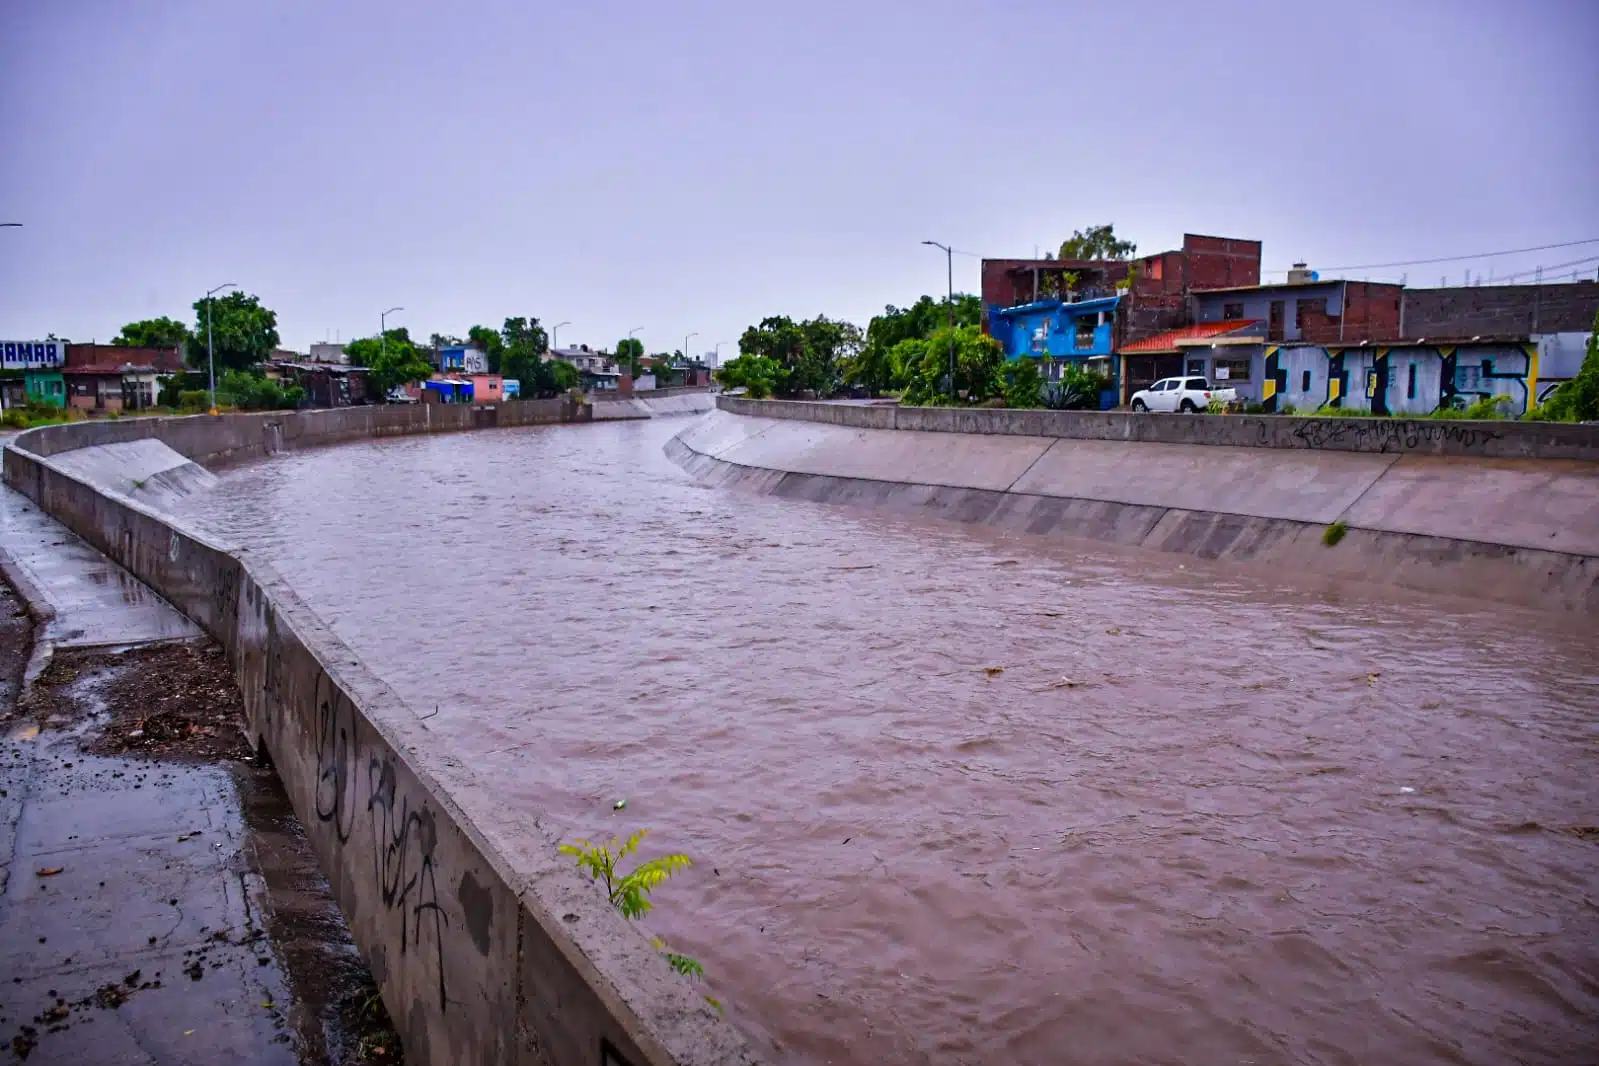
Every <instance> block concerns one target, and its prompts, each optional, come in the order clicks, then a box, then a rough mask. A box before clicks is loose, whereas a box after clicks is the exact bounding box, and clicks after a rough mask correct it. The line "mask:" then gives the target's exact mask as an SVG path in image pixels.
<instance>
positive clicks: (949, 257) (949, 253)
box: [922, 241, 955, 407]
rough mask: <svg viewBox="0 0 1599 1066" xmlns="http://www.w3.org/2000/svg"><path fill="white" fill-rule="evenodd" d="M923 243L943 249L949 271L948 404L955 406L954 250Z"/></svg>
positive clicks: (929, 242) (945, 263)
mask: <svg viewBox="0 0 1599 1066" xmlns="http://www.w3.org/2000/svg"><path fill="white" fill-rule="evenodd" d="M922 243H923V244H926V245H931V246H932V247H934V248H942V249H944V265H945V267H946V268H947V269H948V271H949V404H950V406H951V407H953V406H955V252H954V250H953V249H951V248H950V246H949V245H947V244H939V243H938V242H937V241H923V242H922Z"/></svg>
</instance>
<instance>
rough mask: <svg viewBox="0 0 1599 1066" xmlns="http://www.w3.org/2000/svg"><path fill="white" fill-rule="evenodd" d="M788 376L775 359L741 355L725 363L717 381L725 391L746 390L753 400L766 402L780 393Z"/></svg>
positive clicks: (717, 373)
mask: <svg viewBox="0 0 1599 1066" xmlns="http://www.w3.org/2000/svg"><path fill="white" fill-rule="evenodd" d="M786 374H787V371H785V370H784V369H783V366H782V364H780V363H779V362H778V361H777V360H775V359H769V358H767V357H766V356H764V355H741V356H738V357H737V358H736V359H729V360H728V361H727V362H725V363H723V364H722V365H721V367H719V368H718V369H717V371H716V380H717V381H718V382H720V383H721V385H722V388H724V389H746V390H748V392H749V395H750V397H751V398H752V399H756V400H764V399H766V398H767V397H768V396H770V395H772V394H773V393H774V392H776V391H778V388H779V386H780V385H781V383H782V381H783V378H784V376H785V375H786Z"/></svg>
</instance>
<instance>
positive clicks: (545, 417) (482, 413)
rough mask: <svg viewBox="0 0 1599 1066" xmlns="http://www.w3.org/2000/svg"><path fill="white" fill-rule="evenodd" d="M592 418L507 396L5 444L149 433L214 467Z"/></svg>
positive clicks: (65, 433)
mask: <svg viewBox="0 0 1599 1066" xmlns="http://www.w3.org/2000/svg"><path fill="white" fill-rule="evenodd" d="M591 417H592V411H591V409H590V407H589V405H588V404H580V403H573V402H572V401H571V400H569V399H567V398H565V397H555V398H553V399H547V400H512V401H510V402H507V403H502V404H499V405H497V406H494V407H472V406H469V405H467V404H433V403H419V404H387V405H383V406H373V407H338V408H333V409H330V410H318V411H259V412H254V413H250V414H228V415H187V416H183V417H176V418H114V419H113V418H107V419H96V420H94V421H89V422H67V423H64V424H62V425H58V426H44V427H41V428H39V429H30V430H28V431H27V432H25V433H22V434H19V435H18V436H17V438H16V439H15V440H14V441H13V442H12V445H13V447H17V448H21V449H23V450H24V451H27V452H31V453H32V454H34V455H37V456H42V457H45V458H49V457H50V456H52V455H57V454H59V453H61V452H68V451H74V450H76V449H79V448H88V447H92V446H95V445H104V444H123V443H126V442H129V441H137V440H145V439H150V438H154V439H156V440H159V441H162V442H163V443H165V444H166V445H167V446H168V447H169V448H171V449H172V450H173V451H175V452H177V453H178V454H179V455H181V456H183V457H184V458H185V459H190V460H192V461H194V462H196V463H199V464H201V465H202V466H212V467H214V466H218V465H221V464H224V463H229V462H236V461H240V460H246V459H258V458H260V457H262V456H265V455H273V454H276V453H278V452H282V451H293V450H294V449H296V448H311V447H322V446H325V445H329V444H339V443H341V442H343V441H350V440H367V439H370V438H372V437H392V436H409V435H412V434H416V433H457V432H462V431H464V430H469V429H493V428H495V427H497V426H504V427H511V426H533V425H550V424H555V423H560V422H586V421H588V420H589V419H590V418H591Z"/></svg>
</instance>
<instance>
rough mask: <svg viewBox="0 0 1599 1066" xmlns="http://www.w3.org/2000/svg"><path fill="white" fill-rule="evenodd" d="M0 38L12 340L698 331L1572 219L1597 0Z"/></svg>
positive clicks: (1327, 260)
mask: <svg viewBox="0 0 1599 1066" xmlns="http://www.w3.org/2000/svg"><path fill="white" fill-rule="evenodd" d="M0 42H3V43H4V47H3V49H0V54H3V57H4V58H3V60H0V145H3V146H4V149H5V151H6V153H7V156H8V160H7V165H6V166H4V167H0V221H20V222H23V223H24V224H25V227H24V228H23V229H0V337H5V338H15V339H28V338H34V337H43V336H44V335H45V334H46V333H48V332H51V331H53V332H55V333H57V334H58V335H62V336H69V337H71V338H72V339H74V340H88V339H91V338H99V339H101V340H106V339H108V338H110V337H111V336H112V335H113V334H115V332H116V331H117V329H118V328H119V327H120V326H121V324H122V323H123V322H125V321H128V320H130V319H134V318H143V317H149V316H153V315H160V314H171V315H174V316H178V317H182V318H184V319H188V318H190V317H191V315H190V312H189V305H190V304H191V303H192V302H193V301H194V300H195V299H196V298H197V297H198V296H199V295H200V294H201V293H202V292H203V291H204V290H205V289H206V288H208V287H210V286H212V285H216V284H218V283H221V282H225V281H236V282H239V283H240V284H241V285H242V286H243V287H244V288H245V289H246V290H247V291H250V292H254V293H257V294H259V295H260V296H261V298H262V299H263V300H264V301H265V302H266V303H267V305H268V306H270V307H272V308H274V309H276V311H277V312H278V316H279V329H280V332H281V333H282V336H283V341H284V343H285V344H286V345H288V346H290V347H295V348H300V349H302V350H303V349H304V347H305V346H306V345H308V344H310V343H311V342H312V341H318V340H322V339H324V337H333V336H335V335H337V336H339V337H342V338H343V339H346V340H347V339H349V338H350V337H352V336H358V335H366V334H371V333H374V332H375V331H376V329H377V325H378V313H379V312H380V311H382V310H383V309H385V308H387V307H390V306H393V305H395V304H400V305H403V306H404V307H405V308H406V311H405V312H404V313H402V314H400V315H397V316H395V317H394V319H393V320H391V321H393V322H395V323H397V324H403V325H406V326H409V327H410V328H411V331H412V333H413V335H421V336H426V335H427V334H428V333H430V332H433V331H441V332H448V333H458V334H464V333H465V331H466V329H467V327H469V326H471V325H472V324H473V323H475V322H483V323H490V324H494V325H496V326H497V325H498V324H499V322H500V321H501V319H503V318H504V317H505V316H507V315H519V314H532V315H537V316H539V317H540V318H541V319H543V321H544V322H545V323H546V324H553V323H555V322H559V321H561V320H563V319H569V320H571V322H572V325H570V326H567V327H566V328H564V329H563V330H562V331H561V339H562V342H563V343H566V342H572V343H577V342H587V343H589V344H592V345H603V346H607V347H609V346H610V345H612V344H613V343H614V342H615V341H616V339H617V338H618V337H620V336H623V335H625V334H626V332H627V331H628V330H629V329H630V328H632V327H634V326H642V327H643V329H642V331H641V332H640V336H641V337H642V338H643V339H644V340H645V343H646V345H647V346H648V347H649V349H650V350H652V351H654V350H658V349H673V348H677V347H680V346H681V345H682V343H683V336H684V334H685V333H688V332H691V331H697V332H698V334H699V336H698V337H697V338H695V340H694V341H693V342H692V344H691V348H692V349H693V350H695V351H699V350H704V349H708V348H710V346H711V345H712V344H714V343H715V342H716V341H723V340H725V341H729V342H732V343H730V345H729V346H727V347H724V348H723V350H722V354H723V357H724V358H725V357H727V355H728V354H729V352H731V351H732V350H733V349H734V346H735V345H736V342H737V339H738V336H739V334H740V332H742V330H743V329H744V327H745V326H747V325H749V324H750V323H752V322H755V321H757V320H759V319H760V318H761V317H763V316H765V315H770V314H789V315H793V316H795V317H801V316H809V315H814V314H817V313H826V314H828V315H830V316H835V317H837V316H842V317H847V318H850V319H853V320H855V321H857V322H860V323H861V324H863V325H864V324H865V321H866V320H867V318H868V317H870V315H872V314H873V313H875V312H877V311H879V310H880V309H881V308H882V306H883V304H885V303H890V302H892V303H900V304H903V303H907V302H910V301H912V300H914V299H915V298H916V296H917V295H918V294H920V293H923V292H941V291H942V290H943V287H944V262H943V258H942V255H941V254H940V253H937V252H935V251H934V250H932V249H929V248H924V247H921V246H920V245H919V244H918V242H919V241H921V240H922V239H923V238H935V239H939V240H944V241H948V242H951V243H953V244H954V245H955V246H956V247H957V248H960V249H964V250H966V251H968V252H971V253H976V254H978V255H992V256H1030V255H1032V254H1033V253H1034V250H1035V247H1037V248H1039V249H1048V248H1052V247H1054V246H1055V245H1057V244H1058V243H1059V241H1060V240H1061V238H1062V237H1064V236H1066V235H1067V234H1068V233H1069V232H1070V231H1071V230H1072V229H1074V228H1077V227H1080V226H1086V225H1088V224H1091V223H1097V222H1103V221H1113V222H1115V223H1116V226H1117V229H1118V232H1121V233H1123V234H1124V235H1125V236H1128V237H1131V238H1133V239H1135V240H1136V241H1137V242H1138V245H1139V248H1140V250H1142V251H1157V250H1160V249H1162V248H1166V247H1174V246H1176V245H1177V244H1178V242H1180V241H1181V237H1182V234H1183V232H1184V231H1185V230H1189V231H1194V232H1200V233H1213V234H1226V235H1235V236H1242V237H1254V238H1259V239H1262V240H1264V241H1265V258H1266V263H1265V265H1266V267H1267V268H1268V269H1271V268H1286V267H1287V266H1288V265H1289V264H1290V262H1292V261H1293V260H1294V259H1296V258H1301V257H1303V258H1307V259H1309V261H1310V262H1311V264H1312V265H1313V266H1315V265H1322V266H1336V265H1342V264H1365V263H1378V262H1385V261H1389V260H1400V259H1417V258H1429V257H1432V256H1442V255H1454V254H1461V253H1466V252H1475V251H1489V250H1497V249H1503V248H1516V247H1521V246H1526V245H1541V244H1548V243H1554V242H1559V241H1571V240H1580V239H1586V238H1599V60H1596V59H1595V46H1596V45H1599V2H1595V0H1532V2H1526V3H1518V4H1510V3H1505V2H1503V0H1387V2H1367V0H1349V2H1338V3H1332V2H1329V3H1324V4H1315V5H1312V4H1300V3H1293V2H1277V3H1225V2H1222V3H1204V4H1199V3H1192V2H1186V0H1183V2H1173V3H1165V2H1160V3H1141V4H1124V3H1102V2H1094V3H1089V4H1081V5H1075V4H1067V3H1064V2H1059V0H1057V2H1054V3H1048V2H1022V0H1018V2H1012V3H1002V2H992V3H953V2H940V0H918V2H909V0H907V2H895V3H889V2H875V0H853V2H839V0H811V2H808V3H804V4H782V5H779V4H764V3H750V2H749V0H742V2H715V3H694V4H670V3H636V2H612V3H606V2H595V0H590V2H587V3H551V2H514V0H504V2H494V0H489V2H484V0H460V2H457V3H454V4H449V5H445V4H422V3H413V2H408V0H390V2H382V3H380V2H377V0H351V2H347V3H340V2H336V0H334V2H328V0H273V2H271V3H242V2H231V0H206V2H204V3H198V2H190V0H166V2H159V3H158V2H149V3H128V2H127V0H6V2H3V3H0ZM1584 257H1599V244H1590V245H1586V246H1584V247H1580V248H1574V249H1564V250H1554V251H1550V252H1544V253H1539V254H1537V255H1530V256H1522V257H1519V258H1518V257H1507V258H1504V259H1499V260H1492V261H1489V260H1481V261H1478V262H1466V263H1449V264H1442V265H1437V266H1425V267H1415V268H1410V269H1409V275H1410V281H1411V283H1412V284H1429V285H1434V284H1437V283H1438V280H1439V278H1440V277H1442V276H1444V275H1446V274H1447V275H1449V276H1450V278H1451V281H1453V282H1457V283H1458V281H1459V280H1460V278H1461V275H1462V272H1463V270H1464V269H1466V268H1468V267H1469V268H1471V269H1472V270H1473V271H1474V272H1476V271H1486V270H1487V269H1488V268H1489V267H1490V266H1492V267H1493V269H1494V270H1495V272H1496V274H1498V275H1503V274H1504V273H1506V272H1507V271H1512V270H1518V269H1526V268H1529V267H1532V266H1535V265H1537V264H1539V263H1543V264H1555V263H1563V262H1566V261H1569V260H1576V259H1581V258H1584ZM1571 269H1573V268H1569V267H1568V268H1566V269H1565V270H1563V271H1562V272H1561V276H1563V277H1569V274H1570V270H1571ZM1581 269H1582V271H1583V273H1584V274H1585V276H1588V277H1592V276H1594V273H1595V266H1594V263H1592V262H1589V263H1588V264H1586V265H1584V266H1582V267H1581ZM1402 270H1403V268H1398V269H1393V270H1373V271H1359V272H1355V275H1354V276H1365V275H1369V276H1371V277H1373V278H1393V279H1396V280H1397V278H1398V276H1399V274H1400V273H1401V272H1402ZM955 271H956V273H955V281H956V285H957V287H958V288H965V289H968V290H975V287H976V285H977V259H976V258H975V257H957V258H956V260H955Z"/></svg>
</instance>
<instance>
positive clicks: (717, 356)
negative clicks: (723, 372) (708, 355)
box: [713, 341, 729, 366]
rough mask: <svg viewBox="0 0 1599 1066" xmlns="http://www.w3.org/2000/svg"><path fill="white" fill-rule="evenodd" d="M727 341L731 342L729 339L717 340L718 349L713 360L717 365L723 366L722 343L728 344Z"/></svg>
mask: <svg viewBox="0 0 1599 1066" xmlns="http://www.w3.org/2000/svg"><path fill="white" fill-rule="evenodd" d="M727 343H729V342H728V341H717V342H716V351H715V353H714V359H713V361H714V362H715V363H716V365H717V366H721V365H722V345H724V344H727Z"/></svg>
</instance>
